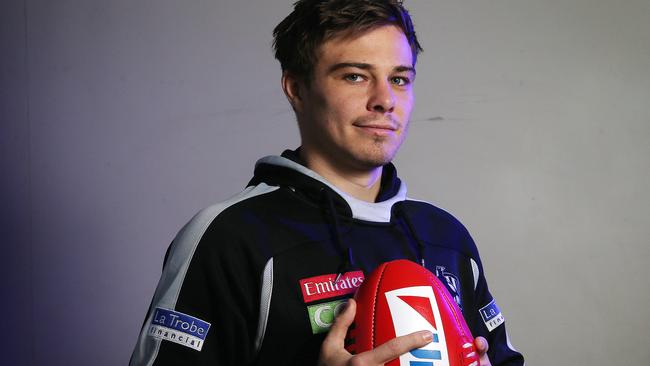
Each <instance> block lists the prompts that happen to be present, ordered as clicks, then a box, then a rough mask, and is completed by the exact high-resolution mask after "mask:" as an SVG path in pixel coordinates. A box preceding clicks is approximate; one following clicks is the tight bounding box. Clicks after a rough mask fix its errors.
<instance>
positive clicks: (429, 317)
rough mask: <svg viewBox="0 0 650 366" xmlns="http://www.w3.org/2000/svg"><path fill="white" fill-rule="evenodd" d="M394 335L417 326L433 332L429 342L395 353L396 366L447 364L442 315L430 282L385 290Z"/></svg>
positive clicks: (440, 365) (409, 330) (439, 365)
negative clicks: (397, 363)
mask: <svg viewBox="0 0 650 366" xmlns="http://www.w3.org/2000/svg"><path fill="white" fill-rule="evenodd" d="M385 295H386V300H387V302H388V307H389V308H390V315H391V318H392V319H393V325H394V328H395V336H397V337H399V336H403V335H406V334H409V333H412V332H415V331H418V330H428V331H431V333H433V342H431V343H429V344H427V345H426V346H424V347H422V348H418V349H414V350H412V351H410V352H407V353H405V354H403V355H401V356H400V357H399V364H400V366H443V365H444V366H449V355H448V354H447V340H446V339H445V331H444V329H443V326H442V317H441V315H440V310H439V309H438V303H437V302H436V297H435V295H434V293H433V289H432V288H431V286H414V287H405V288H401V289H397V290H393V291H389V292H386V294H385Z"/></svg>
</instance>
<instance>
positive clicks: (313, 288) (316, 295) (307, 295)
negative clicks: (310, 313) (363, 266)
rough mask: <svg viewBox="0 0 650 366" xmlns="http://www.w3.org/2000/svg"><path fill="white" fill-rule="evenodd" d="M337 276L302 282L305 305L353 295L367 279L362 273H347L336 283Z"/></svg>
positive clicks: (333, 274) (322, 276)
mask: <svg viewBox="0 0 650 366" xmlns="http://www.w3.org/2000/svg"><path fill="white" fill-rule="evenodd" d="M336 276H337V274H335V273H332V274H326V275H321V276H316V277H310V278H305V279H302V280H300V290H301V291H302V298H303V300H304V301H305V303H309V302H313V301H317V300H322V299H329V298H331V297H336V296H343V295H349V294H353V293H354V292H355V291H356V290H357V288H359V286H361V283H363V280H364V279H365V277H364V275H363V272H362V271H354V272H346V273H344V274H342V275H341V277H339V279H338V281H336Z"/></svg>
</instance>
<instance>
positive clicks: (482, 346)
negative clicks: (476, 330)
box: [474, 336, 490, 355]
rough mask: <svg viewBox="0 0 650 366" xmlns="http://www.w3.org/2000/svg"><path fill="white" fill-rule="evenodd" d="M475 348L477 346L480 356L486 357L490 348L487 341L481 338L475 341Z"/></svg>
mask: <svg viewBox="0 0 650 366" xmlns="http://www.w3.org/2000/svg"><path fill="white" fill-rule="evenodd" d="M474 346H476V351H477V352H478V354H479V355H484V354H485V353H486V352H487V351H488V348H490V345H489V344H488V341H487V339H485V338H484V337H480V336H479V337H476V339H474Z"/></svg>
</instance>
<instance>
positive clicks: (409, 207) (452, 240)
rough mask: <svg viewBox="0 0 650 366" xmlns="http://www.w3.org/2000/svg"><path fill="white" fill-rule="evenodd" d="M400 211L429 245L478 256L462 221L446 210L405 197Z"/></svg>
mask: <svg viewBox="0 0 650 366" xmlns="http://www.w3.org/2000/svg"><path fill="white" fill-rule="evenodd" d="M400 209H401V211H402V212H403V214H404V215H408V219H410V220H411V221H412V222H413V224H414V226H415V228H416V230H417V231H418V234H419V235H420V236H421V237H422V239H423V240H424V241H426V242H428V243H429V244H431V245H437V246H444V247H449V248H453V249H456V250H459V251H462V252H464V253H465V254H466V255H468V256H470V257H475V258H478V250H477V249H476V245H475V243H474V240H473V239H472V237H471V235H470V234H469V231H468V230H467V228H466V227H465V225H463V223H462V222H461V221H460V220H459V219H457V218H456V217H455V216H454V215H452V214H451V213H449V212H448V211H446V210H444V209H442V208H440V207H438V206H436V205H434V204H432V203H430V202H426V201H421V200H416V199H412V198H410V197H409V198H407V199H406V200H405V201H402V202H401V207H400Z"/></svg>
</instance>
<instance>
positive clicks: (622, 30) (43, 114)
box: [0, 0, 650, 365]
mask: <svg viewBox="0 0 650 366" xmlns="http://www.w3.org/2000/svg"><path fill="white" fill-rule="evenodd" d="M290 4H291V1H287V0H272V1H271V0H265V1H257V2H253V1H238V2H234V1H192V2H187V1H180V0H176V1H174V0H164V1H160V0H156V1H153V0H143V1H137V2H133V1H126V0H113V1H110V2H106V1H98V0H86V1H79V0H77V1H73V0H61V1H56V2H52V1H44V0H8V1H4V2H3V3H2V6H1V7H0V55H1V57H0V60H1V61H0V88H1V89H0V96H1V98H0V120H1V130H0V162H1V164H2V165H1V167H2V172H3V174H2V175H3V177H2V190H1V192H2V193H1V194H2V196H1V197H0V198H1V199H2V201H1V202H2V210H1V211H0V212H2V217H1V219H2V220H1V224H0V230H1V235H2V238H3V240H2V244H3V250H2V252H3V261H2V262H3V265H2V266H0V271H2V272H1V276H0V277H1V280H0V281H1V283H2V299H3V300H2V303H3V305H2V306H3V307H2V323H3V326H2V340H1V341H2V354H3V358H4V360H3V364H7V365H87V364H94V365H118V364H125V363H126V361H127V360H128V358H129V355H130V352H131V350H132V347H133V345H134V342H135V339H136V336H137V333H138V330H139V328H140V325H141V323H142V320H143V317H144V314H145V311H146V309H147V306H148V304H149V301H150V298H151V296H152V294H153V291H154V286H155V284H156V282H157V279H158V276H159V274H160V270H161V266H162V258H163V255H164V252H165V249H166V247H167V245H168V244H169V242H170V241H171V240H172V238H173V236H174V234H175V233H176V231H177V230H178V229H179V228H180V227H181V225H182V224H184V223H185V222H186V221H187V220H188V219H189V218H190V217H191V216H192V215H193V214H194V213H195V212H196V211H197V210H199V209H200V208H202V207H204V206H207V205H209V204H210V203H213V202H216V201H219V200H223V199H225V198H227V197H229V196H230V195H232V194H234V193H236V192H237V191H239V190H240V189H241V188H242V187H243V185H244V184H245V183H246V182H247V180H248V179H249V177H250V175H251V173H252V165H253V164H254V162H255V160H256V159H257V158H258V157H260V156H263V155H267V154H275V153H279V152H280V151H281V150H282V149H283V148H285V147H296V146H297V145H298V135H297V132H296V128H295V123H294V121H293V116H292V113H291V111H290V108H289V106H288V105H287V103H286V102H285V100H284V98H283V96H282V94H281V90H280V85H279V78H280V71H279V66H278V65H277V63H276V62H275V61H274V60H273V57H272V53H271V51H270V40H271V37H270V32H271V30H272V28H273V26H274V25H275V24H277V22H279V21H280V20H281V19H282V18H283V17H284V16H285V15H286V14H288V12H289V11H290ZM407 6H408V7H409V8H410V9H411V11H412V14H413V17H414V20H415V23H416V26H417V29H418V33H419V36H420V38H421V41H422V43H423V46H424V48H425V53H424V54H423V55H422V57H421V59H420V62H419V65H418V80H417V82H416V92H417V98H418V104H417V107H416V110H415V112H414V115H413V124H412V129H411V134H410V139H409V140H408V142H407V143H406V145H405V146H404V147H403V149H402V151H401V153H400V155H399V156H398V158H397V166H398V168H399V170H400V173H401V175H402V176H403V178H404V179H405V180H406V182H408V183H409V187H410V194H411V196H414V197H418V198H420V199H425V200H428V201H431V202H434V203H436V204H438V205H439V206H441V207H444V208H446V209H448V210H449V211H451V212H453V213H454V214H456V215H457V216H458V217H459V218H460V219H461V220H462V221H463V222H464V223H465V224H466V225H467V226H468V228H469V229H470V232H472V234H473V236H474V238H475V239H476V241H477V243H478V245H479V249H480V250H481V252H482V256H483V260H484V262H485V267H486V271H487V275H488V278H489V280H490V284H491V289H492V292H493V293H494V294H495V295H496V296H497V298H498V301H499V304H500V307H501V308H502V310H503V311H504V313H505V315H506V318H507V323H508V324H509V331H510V335H511V338H512V339H513V342H514V343H515V345H516V346H517V347H518V348H519V349H520V350H521V351H523V352H524V353H525V354H526V356H527V360H528V364H530V365H550V364H553V365H582V364H589V365H610V364H615V365H640V364H647V360H648V359H650V347H648V346H649V345H650V335H649V334H650V310H649V309H648V307H649V304H650V281H649V280H648V277H649V276H650V269H649V266H648V265H647V263H649V262H650V248H649V245H648V244H650V243H649V238H650V209H649V208H648V204H649V203H650V202H649V199H648V193H647V189H648V187H650V164H649V161H650V160H649V157H650V144H649V140H650V106H649V105H648V101H650V2H648V1H647V0H624V1H614V0H563V1H545V2H540V1H512V0H493V1H489V2H486V1H451V0H440V1H429V0H411V1H408V2H407Z"/></svg>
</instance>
